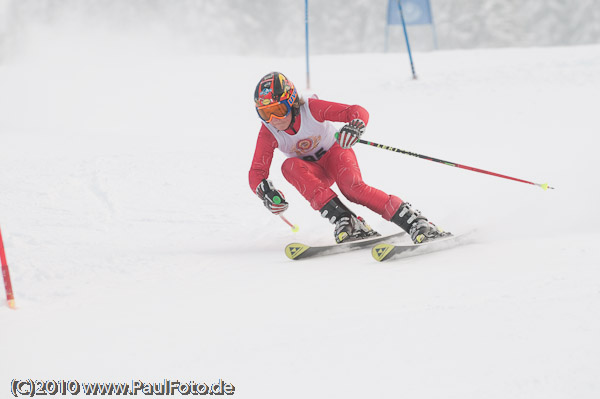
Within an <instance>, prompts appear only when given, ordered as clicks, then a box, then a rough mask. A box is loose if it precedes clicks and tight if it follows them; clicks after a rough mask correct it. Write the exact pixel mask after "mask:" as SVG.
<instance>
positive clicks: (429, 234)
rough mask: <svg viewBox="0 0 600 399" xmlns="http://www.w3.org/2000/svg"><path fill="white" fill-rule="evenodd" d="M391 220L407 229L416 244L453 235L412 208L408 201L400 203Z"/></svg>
mask: <svg viewBox="0 0 600 399" xmlns="http://www.w3.org/2000/svg"><path fill="white" fill-rule="evenodd" d="M391 221H392V222H394V223H395V224H397V225H398V226H400V228H402V230H404V231H406V232H407V233H408V234H409V235H410V238H411V239H412V240H413V242H414V243H415V244H421V243H424V242H427V241H432V240H435V239H438V238H442V237H448V236H451V235H452V234H451V233H449V232H445V231H444V230H442V229H440V228H439V227H437V226H436V225H435V224H433V223H431V222H430V221H428V220H427V218H426V217H425V216H423V215H421V212H419V211H418V210H416V209H412V208H411V206H410V204H409V203H408V202H404V203H402V205H400V208H398V210H397V211H396V213H395V214H394V216H393V217H392V219H391Z"/></svg>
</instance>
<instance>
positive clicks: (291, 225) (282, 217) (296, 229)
mask: <svg viewBox="0 0 600 399" xmlns="http://www.w3.org/2000/svg"><path fill="white" fill-rule="evenodd" d="M279 217H280V218H281V220H283V221H284V222H286V223H287V224H288V226H290V227H291V228H292V231H293V232H294V233H296V232H297V231H298V230H300V227H298V225H297V224H292V223H291V222H290V221H289V220H287V219H286V218H285V216H283V215H279Z"/></svg>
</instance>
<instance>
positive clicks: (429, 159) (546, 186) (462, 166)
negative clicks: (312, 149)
mask: <svg viewBox="0 0 600 399" xmlns="http://www.w3.org/2000/svg"><path fill="white" fill-rule="evenodd" d="M358 142H359V143H361V144H367V145H370V146H373V147H377V148H381V149H384V150H388V151H393V152H399V153H401V154H405V155H410V156H413V157H417V158H421V159H427V160H428V161H433V162H438V163H442V164H444V165H448V166H454V167H455V168H461V169H466V170H470V171H473V172H479V173H485V174H486V175H491V176H496V177H501V178H503V179H509V180H514V181H518V182H521V183H527V184H532V185H534V186H538V187H541V188H543V189H544V190H548V189H551V190H554V187H550V186H549V185H548V183H543V184H540V183H534V182H530V181H527V180H523V179H517V178H516V177H510V176H506V175H501V174H500V173H494V172H489V171H487V170H483V169H478V168H474V167H472V166H466V165H461V164H458V163H455V162H448V161H443V160H441V159H437V158H432V157H429V156H427V155H421V154H416V153H414V152H410V151H405V150H400V149H398V148H394V147H390V146H388V145H383V144H377V143H373V142H372V141H366V140H358Z"/></svg>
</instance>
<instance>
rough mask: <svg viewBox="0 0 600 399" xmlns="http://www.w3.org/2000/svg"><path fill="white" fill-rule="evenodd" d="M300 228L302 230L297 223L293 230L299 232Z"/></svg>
mask: <svg viewBox="0 0 600 399" xmlns="http://www.w3.org/2000/svg"><path fill="white" fill-rule="evenodd" d="M298 230H300V227H298V225H297V224H295V225H294V226H292V231H293V232H294V233H297V232H298Z"/></svg>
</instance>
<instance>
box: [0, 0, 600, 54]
mask: <svg viewBox="0 0 600 399" xmlns="http://www.w3.org/2000/svg"><path fill="white" fill-rule="evenodd" d="M431 7H432V13H433V19H434V23H435V30H436V31H437V41H438V48H439V49H466V48H489V47H529V46H563V45H579V44H593V43H599V42H600V0H527V1H521V0H431ZM386 14H387V0H327V1H315V0H311V1H309V20H310V49H311V53H312V54H336V53H356V52H382V51H384V40H385V25H386ZM83 28H85V29H83ZM83 32H85V34H86V35H93V34H94V32H96V33H100V32H103V34H104V33H106V32H110V34H111V35H117V36H121V38H122V40H123V41H125V40H127V39H131V38H132V37H136V38H140V37H142V38H147V39H150V40H147V43H149V47H150V48H149V49H148V50H151V47H152V45H151V43H153V42H155V43H157V44H158V43H161V41H163V40H166V39H167V38H168V41H169V46H172V47H176V48H178V49H179V50H181V51H184V52H190V53H210V54H236V55H273V56H298V55H302V54H304V44H305V42H304V0H257V1H246V0H219V1H216V0H0V56H2V58H7V57H10V56H11V55H14V54H16V53H17V52H18V51H20V49H22V48H23V47H24V46H25V44H26V43H27V41H31V40H35V38H36V37H37V36H36V35H42V36H44V35H48V34H59V35H60V34H62V35H65V36H66V37H70V38H75V37H77V36H78V35H81V34H83ZM409 35H410V39H411V46H413V48H414V49H415V50H417V51H418V50H421V51H425V50H431V49H433V48H434V40H433V35H434V33H433V30H432V29H431V26H430V25H422V26H410V27H409ZM136 46H138V44H136ZM139 50H140V49H139V48H138V49H136V50H135V51H139ZM404 50H405V45H404V39H403V36H402V28H401V27H400V26H392V27H391V28H390V51H392V52H397V51H404ZM132 51H133V49H132Z"/></svg>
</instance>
